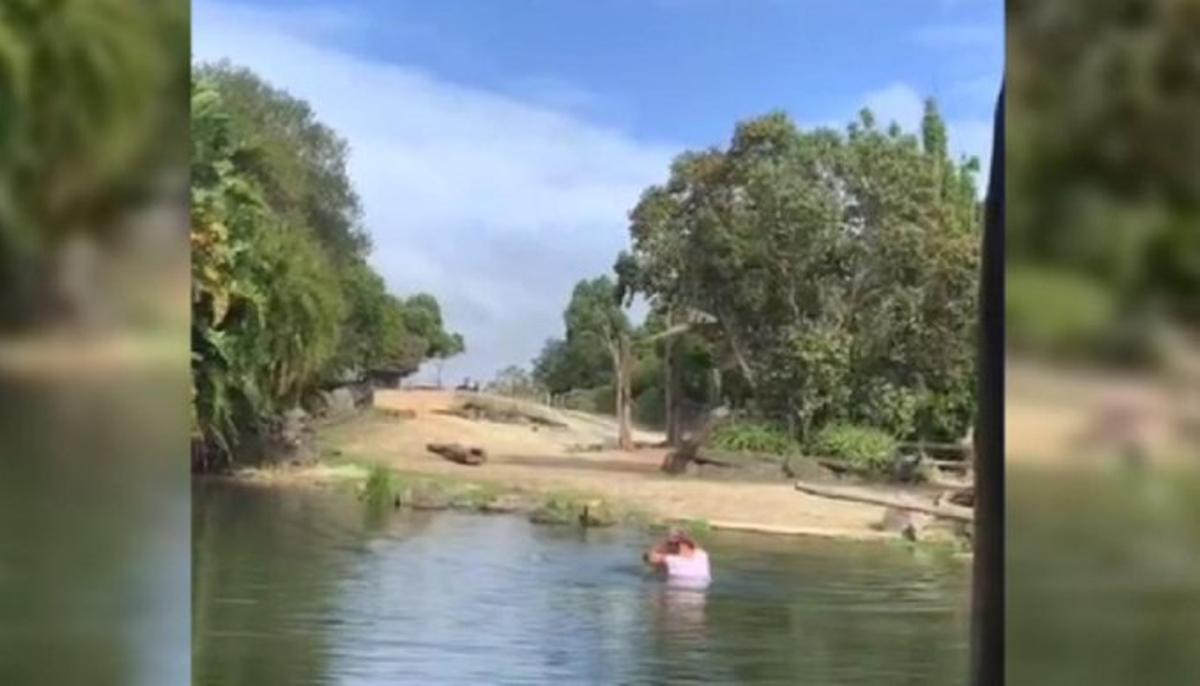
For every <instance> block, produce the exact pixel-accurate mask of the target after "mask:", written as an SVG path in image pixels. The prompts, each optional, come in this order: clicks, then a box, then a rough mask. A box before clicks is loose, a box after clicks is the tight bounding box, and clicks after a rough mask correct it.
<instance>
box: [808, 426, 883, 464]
mask: <svg viewBox="0 0 1200 686" xmlns="http://www.w3.org/2000/svg"><path fill="white" fill-rule="evenodd" d="M805 450H806V452H807V453H808V454H809V455H811V456H813V457H831V458H834V459H839V460H845V461H846V462H848V463H850V464H851V465H853V466H855V467H858V468H860V469H864V470H866V471H870V472H875V473H877V474H882V473H884V472H886V471H887V470H888V469H890V468H891V466H892V459H893V456H894V455H895V454H896V439H895V438H893V437H892V436H891V435H890V434H888V433H887V432H885V431H880V430H879V429H875V428H872V427H867V426H859V425H855V424H830V425H828V426H824V427H821V429H819V430H818V431H816V432H815V433H814V434H813V436H812V439H811V440H809V441H808V444H807V446H806V449H805Z"/></svg>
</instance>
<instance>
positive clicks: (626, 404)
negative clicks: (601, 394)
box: [617, 335, 634, 450]
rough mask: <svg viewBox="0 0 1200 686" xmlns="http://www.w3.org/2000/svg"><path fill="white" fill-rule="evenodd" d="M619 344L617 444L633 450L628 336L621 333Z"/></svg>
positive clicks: (630, 364) (630, 363) (630, 366)
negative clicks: (619, 380) (619, 379)
mask: <svg viewBox="0 0 1200 686" xmlns="http://www.w3.org/2000/svg"><path fill="white" fill-rule="evenodd" d="M619 345H620V365H619V367H620V370H621V371H620V377H621V382H620V384H619V385H620V398H621V399H620V400H619V401H618V402H619V409H620V414H619V415H618V417H617V426H618V435H617V444H618V446H619V447H620V448H621V450H633V449H634V445H633V389H632V388H631V386H632V384H631V379H630V377H631V376H632V375H633V374H632V371H633V370H632V361H631V359H630V358H631V357H632V355H631V354H630V349H629V348H630V346H629V337H628V336H626V335H622V336H621V337H620V339H619Z"/></svg>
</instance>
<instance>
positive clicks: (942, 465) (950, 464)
mask: <svg viewBox="0 0 1200 686" xmlns="http://www.w3.org/2000/svg"><path fill="white" fill-rule="evenodd" d="M929 463H930V464H932V465H933V466H934V467H937V468H938V469H944V470H946V471H948V472H965V471H969V470H970V469H971V463H970V462H966V461H963V460H929Z"/></svg>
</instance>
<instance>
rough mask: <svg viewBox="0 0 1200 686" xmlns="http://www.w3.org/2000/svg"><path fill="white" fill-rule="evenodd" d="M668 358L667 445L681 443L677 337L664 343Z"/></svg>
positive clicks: (666, 364) (665, 402)
mask: <svg viewBox="0 0 1200 686" xmlns="http://www.w3.org/2000/svg"><path fill="white" fill-rule="evenodd" d="M664 346H665V352H666V355H665V357H666V359H665V360H664V362H665V364H664V371H665V372H666V378H665V379H664V382H665V383H664V384H663V390H664V395H665V397H664V405H665V406H666V408H665V409H666V424H667V427H666V428H667V445H670V446H676V445H679V401H680V398H679V395H680V393H679V390H680V389H679V365H678V361H679V360H678V358H679V355H678V353H677V351H676V348H675V338H674V337H671V338H668V339H667V340H666V342H665V343H664Z"/></svg>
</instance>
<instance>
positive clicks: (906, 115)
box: [863, 82, 992, 193]
mask: <svg viewBox="0 0 1200 686" xmlns="http://www.w3.org/2000/svg"><path fill="white" fill-rule="evenodd" d="M863 104H864V106H866V107H868V108H870V109H871V111H872V112H873V113H874V114H875V119H876V121H878V122H879V123H880V125H882V126H884V127H886V126H888V125H889V124H890V123H891V122H893V121H894V122H896V123H897V124H899V125H900V127H901V128H902V129H904V130H905V131H914V132H915V131H919V130H920V127H921V117H922V116H923V115H924V113H925V99H924V98H923V97H922V96H921V95H920V94H919V93H918V92H917V90H916V89H915V88H913V87H912V86H910V85H908V84H906V83H902V82H896V83H893V84H890V85H888V86H886V87H884V88H881V89H879V90H876V91H872V92H870V93H868V94H867V95H866V96H865V97H864V98H863ZM943 116H945V114H944V113H943ZM946 129H947V135H948V136H949V138H950V152H951V154H953V155H954V156H955V157H959V156H967V157H971V156H974V157H978V158H979V162H980V164H981V165H982V167H981V168H982V170H983V171H984V172H985V174H983V175H981V181H980V183H981V184H982V183H983V180H982V178H983V177H986V170H987V168H988V164H990V163H991V159H992V120H991V119H990V118H979V117H968V118H950V117H947V119H946ZM979 190H980V193H982V192H984V191H985V190H986V189H984V188H983V187H982V185H981V187H980V189H979Z"/></svg>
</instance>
